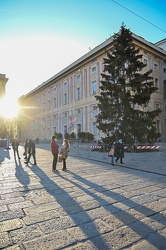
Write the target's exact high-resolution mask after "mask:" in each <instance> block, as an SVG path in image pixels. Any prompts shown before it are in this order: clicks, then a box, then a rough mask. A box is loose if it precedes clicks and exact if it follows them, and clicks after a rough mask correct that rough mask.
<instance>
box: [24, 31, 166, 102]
mask: <svg viewBox="0 0 166 250" xmlns="http://www.w3.org/2000/svg"><path fill="white" fill-rule="evenodd" d="M132 37H133V39H134V40H136V41H137V42H139V43H141V44H143V45H146V46H147V47H149V48H150V49H152V50H154V51H156V52H158V53H159V54H160V55H161V57H166V51H165V50H163V49H162V48H160V47H158V46H157V45H156V44H157V43H156V44H153V43H151V42H148V41H147V40H145V39H144V38H142V37H140V36H138V35H136V34H134V33H132ZM113 38H114V36H111V37H110V38H108V39H107V40H106V41H104V42H103V43H101V44H99V45H98V46H96V47H95V48H94V49H92V50H90V51H89V52H88V53H86V54H85V55H83V56H82V57H80V58H79V59H77V60H76V61H74V62H73V63H71V64H70V65H69V66H67V67H65V68H64V69H63V70H61V71H59V72H58V73H57V74H55V75H54V76H52V77H51V78H49V79H48V80H47V81H45V82H43V83H42V84H40V85H38V86H37V87H36V88H34V89H33V90H32V91H30V92H29V93H27V94H26V95H23V96H21V97H19V100H21V99H24V98H26V97H28V96H30V95H31V94H34V93H35V92H38V91H41V90H42V89H43V88H45V86H48V85H50V84H52V83H53V82H55V81H56V80H58V79H59V78H61V77H62V76H64V75H65V74H67V73H68V72H70V71H71V70H73V69H74V68H79V66H80V65H81V64H83V63H84V62H85V61H87V60H88V59H90V58H92V57H94V56H95V55H96V54H98V53H99V52H101V51H103V50H104V49H105V50H106V48H107V49H108V48H109V47H110V46H111V45H112V44H113Z"/></svg>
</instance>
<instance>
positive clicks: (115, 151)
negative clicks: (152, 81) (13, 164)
mask: <svg viewBox="0 0 166 250" xmlns="http://www.w3.org/2000/svg"><path fill="white" fill-rule="evenodd" d="M36 143H38V140H37V142H36V140H35V141H33V140H32V139H28V138H27V139H26V140H25V143H24V159H25V162H24V163H25V164H28V163H29V162H30V159H31V156H32V157H33V160H34V163H33V165H37V163H36V147H35V144H36ZM18 146H19V141H18V140H17V138H15V139H14V140H13V141H12V148H13V152H14V158H16V155H17V157H18V159H19V160H20V159H21V158H20V155H19V151H18ZM50 147H51V152H52V155H53V161H52V171H53V172H55V171H57V169H56V167H57V162H58V161H59V162H62V163H63V167H62V170H63V171H65V170H66V169H67V168H66V159H67V157H68V153H69V151H70V143H69V141H68V139H64V140H63V143H62V146H61V149H60V150H59V145H58V144H57V139H56V137H55V136H52V140H51V143H50ZM108 156H109V157H111V158H112V160H111V164H112V165H114V163H115V162H116V163H117V162H118V161H119V160H120V163H121V164H124V163H123V158H124V145H123V142H122V139H120V140H118V141H117V142H110V143H109V145H108ZM115 158H116V159H115Z"/></svg>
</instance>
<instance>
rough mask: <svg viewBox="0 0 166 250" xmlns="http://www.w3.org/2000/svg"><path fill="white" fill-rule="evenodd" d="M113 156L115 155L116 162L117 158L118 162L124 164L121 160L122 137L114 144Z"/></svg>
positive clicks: (122, 149) (122, 154) (122, 153)
mask: <svg viewBox="0 0 166 250" xmlns="http://www.w3.org/2000/svg"><path fill="white" fill-rule="evenodd" d="M115 157H116V160H115V161H116V163H117V162H118V160H119V159H120V163H121V164H124V163H123V161H122V158H123V157H124V146H123V142H122V139H120V140H119V141H118V142H117V143H116V145H115Z"/></svg>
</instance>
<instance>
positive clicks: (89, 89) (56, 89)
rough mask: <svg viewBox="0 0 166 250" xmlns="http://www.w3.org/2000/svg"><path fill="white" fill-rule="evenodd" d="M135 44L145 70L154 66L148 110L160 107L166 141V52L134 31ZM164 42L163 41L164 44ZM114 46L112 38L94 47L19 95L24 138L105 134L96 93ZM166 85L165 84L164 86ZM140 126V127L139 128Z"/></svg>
mask: <svg viewBox="0 0 166 250" xmlns="http://www.w3.org/2000/svg"><path fill="white" fill-rule="evenodd" d="M132 36H133V43H134V45H135V46H136V48H139V50H140V54H142V55H143V57H142V60H143V62H144V63H145V64H146V68H145V69H144V70H146V71H147V70H150V69H152V70H153V72H152V77H153V79H154V86H156V87H158V91H157V92H155V93H154V94H152V96H151V100H150V103H149V107H148V108H149V110H155V109H156V108H158V107H160V108H161V109H162V110H163V112H162V113H161V115H160V116H159V117H157V118H156V120H155V122H156V128H157V131H158V132H160V133H161V137H160V138H159V140H160V141H166V96H165V97H164V93H165V92H164V91H166V89H165V87H166V86H165V85H166V84H165V82H166V51H165V50H164V49H162V48H160V47H159V46H157V45H155V44H152V43H150V42H148V41H146V40H144V39H143V38H141V37H139V36H137V35H136V34H133V35H132ZM162 45H163V44H162ZM112 46H113V37H110V38H109V39H108V40H106V41H105V42H103V43H102V44H100V45H99V46H97V47H95V48H94V49H92V50H91V51H89V52H88V53H87V54H85V55H83V56H82V57H81V58H79V59H78V60H77V61H75V62H73V63H72V64H71V65H69V66H68V67H66V68H65V69H63V70H62V71H60V72H59V73H57V74H56V75H54V76H53V77H52V78H50V79H48V80H47V81H46V82H44V83H42V84H41V85H39V86H38V87H37V88H35V89H33V90H32V91H31V92H29V93H28V94H26V95H24V96H21V97H20V98H19V103H20V105H21V106H22V113H21V116H20V121H19V123H20V129H21V132H20V134H21V138H22V140H24V139H25V138H26V137H31V138H36V137H38V138H39V139H41V138H45V139H49V140H50V139H51V136H52V135H53V134H55V133H61V134H62V135H63V137H64V136H65V134H66V133H69V134H71V133H72V132H74V133H75V135H76V138H77V137H78V132H89V133H91V134H93V135H94V138H95V140H100V139H101V138H102V137H105V135H104V134H103V133H102V132H101V131H99V130H98V129H97V124H96V118H95V116H96V115H97V114H98V112H99V110H98V109H97V101H96V98H95V95H96V94H100V89H99V87H100V81H101V76H100V74H101V73H102V72H103V68H104V65H103V58H105V57H106V51H109V50H110V49H111V48H112ZM164 84H165V85H164ZM164 86H165V87H164ZM138 129H139V128H138Z"/></svg>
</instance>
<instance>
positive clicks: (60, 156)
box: [58, 154, 62, 162]
mask: <svg viewBox="0 0 166 250" xmlns="http://www.w3.org/2000/svg"><path fill="white" fill-rule="evenodd" d="M58 162H62V154H59V155H58Z"/></svg>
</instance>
